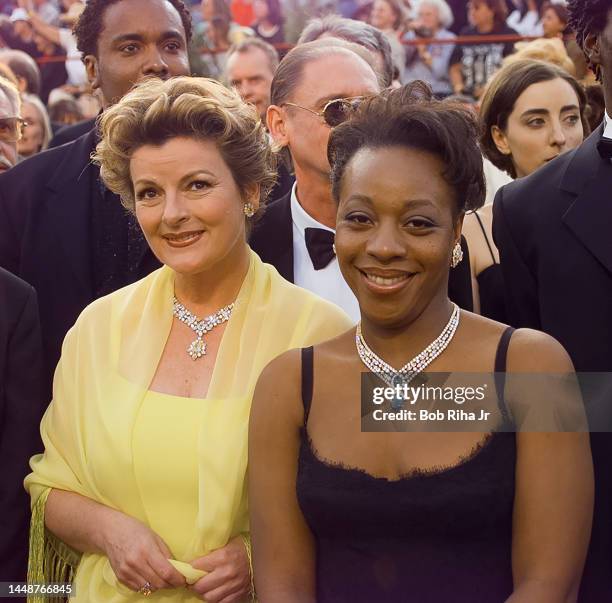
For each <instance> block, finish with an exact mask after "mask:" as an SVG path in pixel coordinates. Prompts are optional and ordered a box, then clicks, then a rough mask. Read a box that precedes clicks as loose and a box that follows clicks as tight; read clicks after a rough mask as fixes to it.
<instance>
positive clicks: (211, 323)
mask: <svg viewBox="0 0 612 603" xmlns="http://www.w3.org/2000/svg"><path fill="white" fill-rule="evenodd" d="M234 304H235V302H232V303H231V304H229V306H225V307H224V308H221V309H220V310H217V311H216V312H215V313H213V314H211V315H210V316H206V317H205V318H202V319H201V320H200V319H199V318H198V317H197V316H196V315H195V314H192V313H191V312H190V311H189V310H188V309H187V308H186V307H185V306H184V305H183V304H181V303H180V302H179V300H178V299H176V297H174V298H172V314H173V315H174V316H176V318H178V319H179V320H180V321H181V322H182V323H184V324H186V325H187V326H188V327H189V328H190V329H191V330H192V331H193V332H194V333H195V334H196V338H195V339H194V341H192V342H191V345H190V346H189V347H188V348H187V354H188V355H189V357H190V358H191V359H192V360H197V359H198V358H201V357H202V356H205V355H206V342H205V341H204V339H203V338H204V335H205V334H206V333H208V332H209V331H212V330H213V329H214V328H215V327H216V326H217V325H220V324H223V323H224V322H227V321H228V320H229V319H230V316H231V315H232V310H233V309H234Z"/></svg>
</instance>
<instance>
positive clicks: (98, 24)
mask: <svg viewBox="0 0 612 603" xmlns="http://www.w3.org/2000/svg"><path fill="white" fill-rule="evenodd" d="M165 1H166V2H169V3H170V4H171V5H172V6H173V7H174V8H175V9H176V11H177V12H178V14H179V15H180V17H181V21H182V23H183V28H184V29H185V39H186V40H187V43H189V41H190V40H191V34H192V25H191V13H190V12H189V10H188V9H187V7H186V6H185V3H184V2H183V0H165ZM117 2H121V0H88V1H87V3H86V4H85V8H84V9H83V12H82V13H81V16H80V17H79V19H78V21H77V23H76V25H75V26H74V35H75V37H76V41H77V48H78V49H79V51H80V52H81V54H82V56H83V57H86V56H87V55H94V56H97V55H98V40H99V38H100V34H101V33H102V28H103V25H104V13H105V11H106V9H107V8H108V7H109V6H111V5H113V4H117Z"/></svg>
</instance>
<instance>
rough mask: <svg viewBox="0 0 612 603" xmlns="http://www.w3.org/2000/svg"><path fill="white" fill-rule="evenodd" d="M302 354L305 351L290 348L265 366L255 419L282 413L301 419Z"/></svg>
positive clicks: (255, 401)
mask: <svg viewBox="0 0 612 603" xmlns="http://www.w3.org/2000/svg"><path fill="white" fill-rule="evenodd" d="M301 356H302V354H301V350H299V349H296V350H289V351H287V352H284V353H283V354H281V355H280V356H278V357H277V358H275V359H274V360H272V361H271V362H269V363H268V364H267V366H266V367H265V368H264V369H263V371H262V372H261V374H260V376H259V379H258V380H257V385H256V386H255V393H254V395H253V405H252V410H251V416H252V418H253V417H254V418H256V417H258V416H269V417H271V416H277V417H278V416H279V415H282V416H285V417H288V418H292V419H295V420H301V419H300V417H301V416H302V414H303V408H302V404H301V378H302V369H301Z"/></svg>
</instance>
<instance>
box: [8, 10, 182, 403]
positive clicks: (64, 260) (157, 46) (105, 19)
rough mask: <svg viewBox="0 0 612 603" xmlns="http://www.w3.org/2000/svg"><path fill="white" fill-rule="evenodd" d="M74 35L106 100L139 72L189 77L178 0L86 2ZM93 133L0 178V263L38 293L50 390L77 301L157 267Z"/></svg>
mask: <svg viewBox="0 0 612 603" xmlns="http://www.w3.org/2000/svg"><path fill="white" fill-rule="evenodd" d="M75 35H76V37H77V44H78V47H79V50H80V51H81V52H82V53H83V60H84V63H85V66H86V69H87V73H88V77H89V80H90V82H91V84H92V86H93V88H94V89H97V90H98V91H99V92H100V93H101V96H102V99H103V105H104V106H105V107H107V106H109V105H111V104H112V103H114V102H116V101H117V100H119V99H120V98H121V97H122V96H123V95H124V94H126V93H127V92H128V91H129V89H130V88H131V87H132V85H133V84H134V83H135V82H138V81H140V80H142V79H143V78H146V77H160V78H162V79H166V78H169V77H171V76H175V75H188V74H189V64H188V58H187V44H188V42H189V39H190V35H191V21H190V14H189V12H188V10H187V9H186V7H185V5H184V3H183V2H182V0H89V2H87V5H86V7H85V10H84V11H83V13H82V15H81V17H80V19H79V21H78V23H77V26H76V29H75ZM97 136H98V134H97V131H96V130H95V129H92V130H91V131H90V132H88V133H86V134H85V135H83V136H81V137H80V138H78V139H77V140H75V141H73V142H71V143H69V144H66V145H63V146H61V147H58V148H55V149H51V150H49V151H47V152H44V153H40V154H38V155H36V156H34V157H32V158H31V159H28V160H26V161H24V162H23V163H21V164H19V165H17V166H16V167H14V168H13V169H11V170H9V171H8V172H7V173H5V174H2V175H0V266H3V267H5V268H7V269H8V270H10V271H11V272H13V273H14V274H17V275H18V276H20V277H21V278H23V279H24V280H25V281H27V282H29V283H30V284H31V285H33V286H34V288H35V289H36V292H37V294H38V303H39V308H40V318H41V325H42V334H43V344H44V354H45V374H46V386H47V395H48V397H50V396H49V394H50V385H51V381H52V376H53V371H54V370H55V366H56V364H57V361H58V359H59V356H60V348H61V344H62V341H63V339H64V336H65V334H66V332H67V331H68V329H69V328H70V327H71V326H72V325H73V324H74V322H75V320H76V318H77V317H78V315H79V313H80V312H81V311H82V310H83V308H84V307H85V306H87V305H88V304H89V303H91V302H92V301H93V300H94V299H96V298H98V297H100V296H102V295H106V294H108V293H111V292H112V291H114V290H116V289H118V288H120V287H123V286H125V285H128V284H129V283H132V282H134V281H136V280H138V279H140V278H142V277H144V276H146V275H147V274H148V273H149V272H151V271H152V270H154V269H155V268H156V267H158V266H159V264H158V262H157V260H156V259H155V258H154V256H153V254H152V253H151V252H150V250H149V248H148V246H147V245H146V242H145V241H144V238H143V236H142V233H141V232H140V229H139V227H138V225H137V223H136V222H135V220H134V219H133V218H132V217H131V216H130V215H129V214H127V212H125V211H124V209H123V208H122V206H121V204H120V202H119V199H118V197H117V196H115V195H114V194H112V193H111V192H110V191H108V190H107V189H106V188H105V187H104V185H103V184H102V181H101V179H100V177H99V169H98V168H97V167H96V166H94V165H92V164H91V161H90V156H91V153H92V152H93V150H94V149H95V146H96V143H97Z"/></svg>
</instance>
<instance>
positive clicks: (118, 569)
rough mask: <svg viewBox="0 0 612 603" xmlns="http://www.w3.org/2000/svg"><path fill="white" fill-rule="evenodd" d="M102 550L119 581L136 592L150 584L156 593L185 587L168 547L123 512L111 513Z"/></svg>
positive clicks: (103, 538) (104, 528)
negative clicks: (173, 563) (173, 564)
mask: <svg viewBox="0 0 612 603" xmlns="http://www.w3.org/2000/svg"><path fill="white" fill-rule="evenodd" d="M102 549H103V551H104V553H105V554H106V556H107V557H108V559H109V561H110V564H111V567H112V568H113V571H114V572H115V575H116V576H117V579H118V580H119V581H120V582H121V583H122V584H125V585H126V586H127V587H128V588H131V589H132V590H134V591H138V590H140V589H141V588H142V587H143V586H144V585H145V584H146V583H147V582H148V583H149V584H150V585H151V587H152V588H154V589H155V590H159V589H162V588H175V587H180V586H185V585H186V582H185V578H183V576H182V575H181V574H180V573H179V572H178V571H177V570H176V569H174V567H173V566H172V565H171V564H170V563H169V561H168V559H170V558H171V557H172V553H171V552H170V550H169V549H168V547H167V546H166V543H165V542H164V541H163V540H162V539H161V538H160V537H159V536H158V535H157V534H156V533H155V532H153V530H151V529H150V528H148V527H147V526H145V525H144V524H143V523H141V522H140V521H138V520H137V519H134V518H133V517H130V516H129V515H125V514H123V513H120V512H112V513H109V514H108V516H107V518H105V521H104V527H103V530H102Z"/></svg>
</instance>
